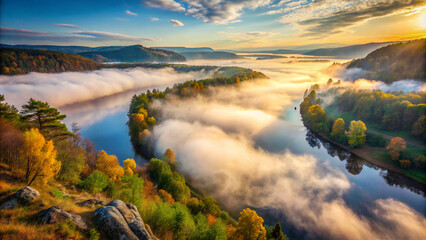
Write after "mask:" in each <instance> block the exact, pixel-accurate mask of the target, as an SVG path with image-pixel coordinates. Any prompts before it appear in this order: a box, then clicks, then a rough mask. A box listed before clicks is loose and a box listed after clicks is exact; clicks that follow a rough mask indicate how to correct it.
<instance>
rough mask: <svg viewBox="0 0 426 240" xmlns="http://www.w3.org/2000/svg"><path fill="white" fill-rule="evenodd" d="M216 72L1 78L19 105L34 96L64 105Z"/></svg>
mask: <svg viewBox="0 0 426 240" xmlns="http://www.w3.org/2000/svg"><path fill="white" fill-rule="evenodd" d="M212 74H213V72H206V71H198V72H188V73H178V72H176V71H175V70H174V69H172V68H163V69H148V68H140V67H138V68H132V69H102V70H97V71H91V72H64V73H51V74H46V73H30V74H26V75H17V76H1V77H0V93H1V94H4V95H5V97H6V101H7V102H8V103H10V104H13V105H15V106H17V107H20V106H21V105H22V104H24V103H25V102H26V101H28V99H29V98H30V97H32V98H35V99H37V100H43V101H47V102H49V104H50V105H52V106H55V107H60V106H63V105H66V104H71V103H75V102H82V101H89V100H93V99H97V98H100V97H104V96H109V95H112V94H117V93H121V92H125V91H130V90H136V89H142V88H155V87H161V86H164V85H173V84H174V83H178V82H185V81H188V80H192V79H204V78H208V77H211V76H212Z"/></svg>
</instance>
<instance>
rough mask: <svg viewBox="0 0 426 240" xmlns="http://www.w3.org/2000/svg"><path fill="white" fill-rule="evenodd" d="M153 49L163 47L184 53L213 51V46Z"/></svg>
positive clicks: (166, 48)
mask: <svg viewBox="0 0 426 240" xmlns="http://www.w3.org/2000/svg"><path fill="white" fill-rule="evenodd" d="M152 48H155V49H163V50H167V51H173V52H177V53H184V52H215V50H213V48H209V47H199V48H188V47H152Z"/></svg>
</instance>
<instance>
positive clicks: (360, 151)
mask: <svg viewBox="0 0 426 240" xmlns="http://www.w3.org/2000/svg"><path fill="white" fill-rule="evenodd" d="M302 120H303V119H302ZM303 125H304V126H305V127H306V128H308V129H309V130H310V131H311V132H313V133H314V134H315V135H316V136H318V137H320V138H321V139H323V140H325V141H327V142H329V143H331V144H333V145H336V146H338V147H340V148H342V149H344V150H346V151H348V152H350V153H351V154H354V155H355V156H357V157H359V158H362V159H364V160H365V161H367V162H369V163H371V164H373V165H376V166H378V167H380V168H382V169H384V170H387V171H392V172H394V173H397V174H400V175H402V176H404V177H407V178H409V179H410V180H413V181H415V182H416V183H418V184H421V185H422V186H423V187H426V184H425V183H423V182H420V181H419V180H417V179H415V178H413V177H412V176H410V175H407V174H405V173H404V172H403V171H402V170H401V169H399V168H397V167H395V166H393V165H390V164H387V163H384V162H382V161H380V160H377V159H375V158H374V157H372V156H370V155H369V154H368V153H367V151H366V148H369V149H378V148H374V147H370V146H364V147H363V148H351V147H349V146H345V145H342V144H339V143H336V142H334V141H332V140H330V139H328V138H327V137H326V136H325V135H324V134H323V133H319V132H316V131H314V130H313V129H311V128H310V127H308V126H307V125H306V124H305V123H303Z"/></svg>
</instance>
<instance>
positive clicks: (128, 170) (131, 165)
mask: <svg viewBox="0 0 426 240" xmlns="http://www.w3.org/2000/svg"><path fill="white" fill-rule="evenodd" d="M123 164H124V173H125V174H126V175H133V173H134V172H135V169H136V162H135V160H133V159H131V158H128V159H126V160H124V161H123Z"/></svg>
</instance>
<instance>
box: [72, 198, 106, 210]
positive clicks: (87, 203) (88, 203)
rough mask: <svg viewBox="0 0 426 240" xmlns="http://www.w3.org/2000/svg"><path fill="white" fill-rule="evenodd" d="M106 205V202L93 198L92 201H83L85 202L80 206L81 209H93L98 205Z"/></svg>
mask: <svg viewBox="0 0 426 240" xmlns="http://www.w3.org/2000/svg"><path fill="white" fill-rule="evenodd" d="M105 204H106V202H105V201H102V200H98V199H94V198H92V199H88V200H86V201H83V202H81V203H79V204H78V205H80V206H81V207H89V208H93V207H95V206H97V205H102V206H103V205H105Z"/></svg>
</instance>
